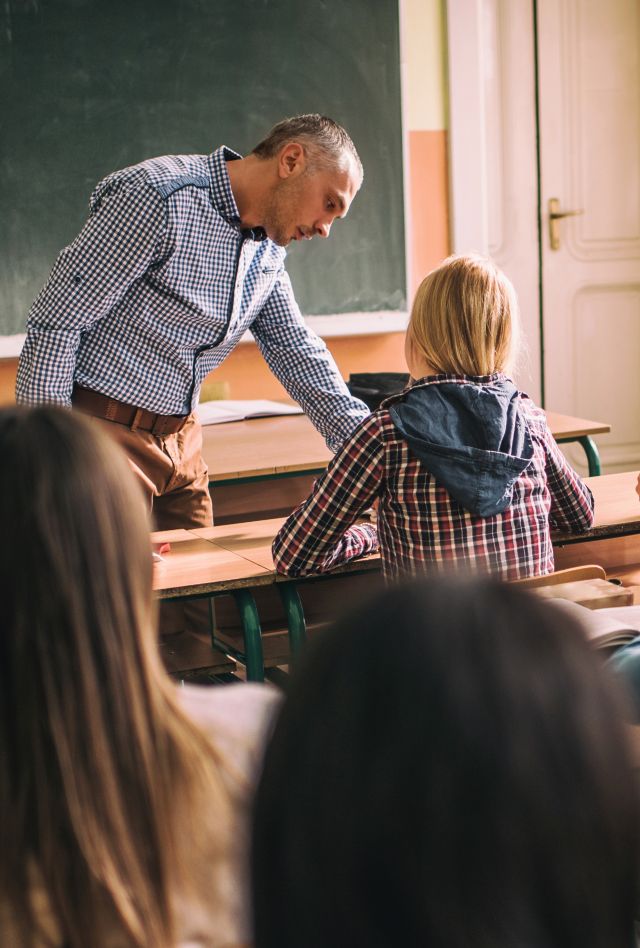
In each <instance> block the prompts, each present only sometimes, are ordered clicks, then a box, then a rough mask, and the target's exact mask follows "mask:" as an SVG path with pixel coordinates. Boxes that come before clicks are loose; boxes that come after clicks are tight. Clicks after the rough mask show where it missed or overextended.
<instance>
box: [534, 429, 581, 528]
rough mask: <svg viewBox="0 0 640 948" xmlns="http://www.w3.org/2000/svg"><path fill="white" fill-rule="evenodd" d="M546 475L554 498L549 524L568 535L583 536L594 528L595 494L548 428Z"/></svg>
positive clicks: (545, 436) (546, 438)
mask: <svg viewBox="0 0 640 948" xmlns="http://www.w3.org/2000/svg"><path fill="white" fill-rule="evenodd" d="M544 445H545V452H546V474H547V484H548V487H549V492H550V494H551V510H550V512H549V520H550V523H551V525H552V527H555V528H556V529H557V530H564V531H566V532H567V533H582V532H583V531H584V530H588V529H589V528H590V527H591V526H593V494H592V493H591V491H590V490H589V488H588V487H587V485H586V484H585V483H584V481H583V480H582V478H581V477H580V475H579V474H577V473H576V472H575V471H574V470H573V468H572V467H571V465H570V464H569V463H568V461H567V460H566V458H565V456H564V454H563V453H562V451H561V450H560V448H559V447H558V445H557V443H556V440H555V438H554V437H553V435H552V434H551V432H550V431H549V429H548V428H547V427H546V426H545V432H544Z"/></svg>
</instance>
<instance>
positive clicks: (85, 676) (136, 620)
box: [0, 407, 226, 948]
mask: <svg viewBox="0 0 640 948" xmlns="http://www.w3.org/2000/svg"><path fill="white" fill-rule="evenodd" d="M97 425H98V423H96V422H91V421H89V420H88V419H85V418H83V417H81V416H79V415H77V414H76V413H72V412H70V411H65V410H62V409H58V408H53V407H43V408H37V409H31V410H29V409H24V408H10V409H5V410H3V411H0V451H1V452H2V454H3V457H4V458H5V459H7V463H5V464H4V465H3V469H2V475H1V476H0V524H2V534H3V542H2V544H0V600H1V601H2V609H3V622H2V628H1V631H0V748H1V752H2V766H1V767H0V821H1V823H2V827H3V846H2V854H1V856H0V901H1V902H2V903H3V904H4V905H5V906H7V907H8V909H9V911H10V914H11V916H12V917H13V918H14V919H15V920H16V924H17V925H18V928H19V930H20V932H21V933H22V935H23V936H24V943H25V944H27V943H30V941H29V939H30V937H31V933H33V932H34V931H35V930H36V929H37V925H38V918H37V917H34V909H33V906H32V903H31V901H30V884H31V881H32V876H33V870H34V869H35V870H36V871H37V873H38V877H39V878H40V879H41V880H42V883H43V885H44V888H45V891H46V895H47V898H48V900H49V902H50V904H51V907H52V909H53V913H54V916H55V919H56V925H57V926H58V928H59V930H60V936H61V940H63V941H64V942H65V944H66V945H68V946H69V948H80V946H87V945H89V944H90V945H92V946H94V948H100V946H102V945H103V944H105V943H106V933H105V931H104V930H103V928H102V927H101V920H105V922H108V925H109V926H110V928H111V933H112V934H113V929H114V927H115V928H116V929H117V930H118V931H119V932H121V934H122V936H123V937H124V943H125V944H130V945H133V946H144V945H150V944H153V945H154V946H156V945H157V946H165V945H166V946H168V945H170V944H173V941H172V939H173V918H172V910H171V904H170V902H171V900H170V893H171V892H172V891H175V889H176V887H178V886H180V885H182V884H183V882H184V883H185V884H187V883H186V881H185V880H186V868H185V867H184V866H183V865H182V862H183V859H184V845H182V848H181V847H180V845H179V830H180V829H183V828H184V824H185V814H186V813H187V812H188V811H189V809H190V807H191V806H193V805H195V804H196V801H200V800H201V798H202V797H203V795H204V794H207V796H208V798H209V802H210V806H211V807H213V809H214V810H215V809H216V808H217V809H218V812H221V813H222V819H224V813H225V805H226V804H225V801H226V796H225V794H224V793H223V791H222V788H221V783H220V778H219V776H218V772H217V769H216V767H215V766H214V760H215V758H214V751H213V749H212V748H211V747H210V746H209V744H208V743H207V742H206V740H205V738H204V736H203V735H201V734H200V732H199V731H198V730H197V729H196V728H195V726H194V725H193V724H192V723H191V722H190V721H189V720H188V719H187V718H186V717H185V716H184V714H183V713H182V711H181V710H180V708H179V706H178V705H177V702H176V698H175V696H174V691H175V689H174V688H173V686H172V685H171V683H170V682H169V680H168V678H167V677H166V675H165V674H164V671H163V670H162V669H161V667H160V664H159V658H158V655H157V649H156V646H155V641H154V639H155V615H154V614H155V609H154V607H153V603H152V598H151V573H152V560H151V546H150V537H149V522H148V517H147V514H146V511H145V507H144V503H143V499H142V494H141V492H140V489H139V487H138V485H137V483H136V481H135V479H134V476H133V474H132V472H131V470H130V468H129V465H128V463H127V461H126V459H125V457H124V455H122V454H121V452H120V449H119V448H118V447H117V446H116V445H115V444H113V443H112V442H111V441H110V440H109V439H108V438H107V437H106V436H105V435H103V434H102V433H101V432H100V431H99V430H98V427H97ZM18 943H22V942H18Z"/></svg>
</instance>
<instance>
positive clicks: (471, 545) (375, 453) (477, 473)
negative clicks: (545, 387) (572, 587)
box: [273, 256, 593, 579]
mask: <svg viewBox="0 0 640 948" xmlns="http://www.w3.org/2000/svg"><path fill="white" fill-rule="evenodd" d="M517 343H518V307H517V300H516V295H515V292H514V289H513V287H512V285H511V283H510V282H509V280H508V279H507V278H506V276H505V275H504V274H503V273H501V272H500V270H499V269H498V268H497V267H496V266H495V264H493V263H492V262H491V261H489V260H485V259H483V258H481V257H477V256H454V257H449V258H448V259H447V260H445V261H444V262H443V263H442V264H441V265H440V266H439V267H437V268H436V269H435V270H433V271H432V272H431V273H430V274H429V275H428V276H427V277H426V278H425V279H424V280H423V282H422V284H421V285H420V287H419V288H418V291H417V293H416V298H415V301H414V304H413V308H412V311H411V318H410V322H409V327H408V330H407V336H406V346H405V352H406V358H407V364H408V368H409V372H410V373H411V376H412V382H411V384H410V385H409V386H408V387H407V388H406V389H405V391H403V392H402V393H400V394H398V395H394V396H392V397H391V398H388V399H387V400H386V401H385V402H383V404H382V406H381V408H380V409H379V410H378V411H375V412H373V414H372V415H370V416H369V417H368V418H367V419H365V420H364V421H363V422H362V423H361V424H360V426H359V427H358V428H357V429H356V431H355V432H354V434H353V436H352V437H351V438H349V439H348V440H347V441H346V442H345V444H344V445H343V447H342V449H341V450H340V451H339V452H338V454H337V455H336V456H335V458H334V459H333V460H332V462H331V463H330V464H329V467H328V469H327V472H326V473H325V474H324V475H323V476H322V477H320V478H319V479H318V481H317V482H316V484H315V486H314V489H313V492H312V494H311V496H310V497H309V498H308V499H307V500H306V501H305V502H304V503H303V504H302V505H301V506H300V507H298V509H297V510H295V511H294V512H293V513H292V514H291V516H290V517H289V518H288V520H287V521H286V522H285V524H284V526H283V528H282V530H281V531H280V532H279V533H278V535H277V537H276V539H275V541H274V545H273V555H274V561H275V563H276V568H277V569H278V570H280V571H281V572H283V573H288V574H290V575H303V574H306V573H312V572H322V571H325V570H328V569H330V568H331V567H332V566H334V565H336V564H337V563H341V562H344V561H346V560H349V559H351V558H352V557H355V556H361V555H363V554H365V553H369V552H371V551H372V550H375V549H376V548H377V547H378V545H379V548H380V554H381V558H382V567H383V571H384V573H385V575H386V576H387V577H397V576H399V575H402V574H412V573H417V572H422V571H424V570H428V571H431V572H433V571H437V570H443V569H451V568H457V567H463V568H464V569H465V570H467V571H468V570H478V571H487V572H491V573H494V574H496V575H498V576H501V577H503V578H505V579H519V578H523V577H528V576H538V575H542V574H544V573H550V572H552V571H553V549H552V545H551V529H552V528H554V529H558V530H565V531H568V532H580V531H584V530H586V529H587V528H588V527H589V526H590V525H591V523H592V521H593V498H592V496H591V492H590V491H589V489H588V487H586V485H585V484H584V483H583V482H582V480H581V479H580V477H579V476H578V475H577V474H576V473H575V471H573V470H572V469H571V468H570V466H569V465H568V464H567V462H566V460H565V458H564V456H563V455H562V454H561V452H560V450H559V449H558V446H557V444H556V443H555V441H554V439H553V436H552V435H551V433H550V431H549V429H548V427H547V423H546V418H545V414H544V412H543V411H542V410H540V409H539V408H536V406H535V405H534V404H533V402H532V401H531V400H530V399H529V398H528V397H527V396H526V395H525V394H524V393H522V392H519V391H518V390H517V388H516V386H515V385H514V383H513V381H512V380H511V378H510V373H511V371H512V368H513V365H514V362H515V359H516V356H517V349H518V345H517ZM376 500H377V501H378V516H377V530H376V527H374V526H372V525H371V524H368V523H358V522H357V521H358V518H359V517H360V515H361V514H362V513H363V511H365V510H366V509H367V508H368V507H370V506H371V504H372V503H373V502H374V501H376Z"/></svg>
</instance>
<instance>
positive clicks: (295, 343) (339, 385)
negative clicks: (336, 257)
mask: <svg viewBox="0 0 640 948" xmlns="http://www.w3.org/2000/svg"><path fill="white" fill-rule="evenodd" d="M251 331H252V333H253V334H254V336H255V339H256V342H257V344H258V346H259V348H260V351H261V352H262V355H263V356H264V358H265V360H266V362H267V365H268V366H269V368H270V369H271V371H272V372H273V373H274V375H275V376H276V378H277V379H278V381H280V382H281V383H282V385H284V387H285V388H286V390H287V392H288V393H289V395H291V397H292V398H293V399H295V401H297V402H298V403H299V404H300V405H301V406H302V407H303V408H304V410H305V413H306V414H307V415H308V416H309V418H310V419H311V421H312V423H313V424H314V426H315V427H316V428H317V429H318V431H319V432H320V434H321V435H322V436H323V438H324V439H325V441H326V442H327V445H328V447H329V449H330V450H331V451H337V450H338V448H339V447H340V445H341V444H342V443H343V441H345V440H346V439H347V438H348V437H349V436H350V435H352V434H353V432H354V430H355V429H356V428H357V426H358V424H359V423H360V422H361V421H362V420H363V418H365V417H366V416H367V415H368V414H369V409H368V408H367V406H366V405H365V404H364V402H361V401H360V399H358V398H354V397H353V396H352V395H351V394H350V392H349V389H348V388H347V386H346V385H345V382H344V380H343V378H342V376H341V375H340V372H339V371H338V367H337V365H336V363H335V361H334V359H333V356H332V355H331V353H330V352H329V350H328V349H327V347H326V345H325V344H324V342H323V341H322V340H321V339H320V338H319V337H318V336H317V335H316V334H315V333H314V332H313V331H312V330H311V329H309V327H308V326H307V325H305V322H304V319H303V318H302V314H301V313H300V309H299V307H298V304H297V303H296V301H295V297H294V295H293V289H292V287H291V281H290V279H289V275H288V273H287V272H286V270H284V268H283V269H282V271H281V272H280V274H279V275H278V279H277V280H276V284H275V286H274V289H273V290H272V292H271V294H270V296H269V299H268V300H267V303H266V304H265V306H264V307H263V309H262V311H261V313H260V315H259V316H258V318H257V319H256V320H255V322H254V323H253V325H252V327H251Z"/></svg>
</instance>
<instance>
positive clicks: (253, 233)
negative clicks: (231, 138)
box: [208, 145, 267, 240]
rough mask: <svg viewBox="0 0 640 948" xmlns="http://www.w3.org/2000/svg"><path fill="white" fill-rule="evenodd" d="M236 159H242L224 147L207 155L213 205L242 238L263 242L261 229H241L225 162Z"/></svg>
mask: <svg viewBox="0 0 640 948" xmlns="http://www.w3.org/2000/svg"><path fill="white" fill-rule="evenodd" d="M238 158H242V155H239V154H238V152H237V151H233V149H232V148H228V147H227V146H226V145H221V146H220V148H216V150H215V151H214V152H213V154H211V155H209V159H208V161H209V172H210V174H211V196H212V198H213V203H214V205H215V207H216V208H217V209H218V210H219V211H220V213H221V215H222V216H223V217H224V219H225V220H226V221H228V222H229V223H230V224H231V225H232V226H233V227H236V228H237V229H238V230H239V231H240V233H241V234H242V236H243V237H249V238H251V240H264V239H265V237H266V236H267V235H266V234H265V232H264V230H263V229H262V227H254V228H253V230H251V229H248V228H247V229H242V221H241V220H240V212H239V210H238V205H237V204H236V199H235V197H234V196H233V191H232V190H231V182H230V180H229V172H228V171H227V161H236V160H237V159H238Z"/></svg>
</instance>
